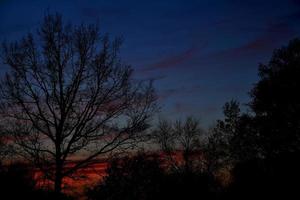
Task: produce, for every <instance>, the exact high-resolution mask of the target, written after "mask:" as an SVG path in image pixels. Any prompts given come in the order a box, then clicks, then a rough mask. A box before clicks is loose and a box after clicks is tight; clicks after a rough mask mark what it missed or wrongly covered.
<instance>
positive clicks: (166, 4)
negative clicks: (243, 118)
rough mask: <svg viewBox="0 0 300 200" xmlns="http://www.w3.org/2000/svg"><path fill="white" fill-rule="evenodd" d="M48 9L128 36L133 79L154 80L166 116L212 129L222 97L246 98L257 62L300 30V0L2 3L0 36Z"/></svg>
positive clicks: (33, 24) (31, 26)
mask: <svg viewBox="0 0 300 200" xmlns="http://www.w3.org/2000/svg"><path fill="white" fill-rule="evenodd" d="M47 11H50V12H59V13H61V14H62V15H63V17H64V19H66V20H67V21H70V22H72V23H75V24H78V23H81V22H83V23H95V22H99V24H100V27H101V28H102V30H103V32H108V33H110V34H111V36H113V37H114V36H122V37H123V38H124V44H123V47H122V49H121V55H122V58H123V60H124V61H125V62H126V63H128V64H131V65H132V67H133V68H134V69H135V74H134V75H135V77H137V78H140V79H155V80H156V82H155V87H156V89H157V92H158V95H159V97H160V104H161V106H162V108H163V109H162V113H161V116H163V117H169V118H177V117H184V116H186V115H194V116H195V117H197V118H200V119H201V121H202V122H203V124H204V126H206V127H207V126H209V125H210V124H211V123H212V122H213V121H214V120H215V119H217V118H219V117H220V116H221V108H222V105H223V104H224V102H226V101H228V100H230V99H232V98H233V99H237V100H239V101H240V102H241V103H247V101H248V99H249V96H248V91H249V90H250V88H251V87H252V85H253V84H254V83H255V81H256V80H257V79H258V77H257V66H258V63H261V62H266V61H268V59H269V57H270V55H271V53H272V50H273V49H274V48H277V47H280V46H282V45H285V44H286V43H287V42H288V41H289V40H290V39H293V38H295V37H297V36H299V33H300V26H299V22H300V1H299V0H222V1H221V0H219V1H217V0H182V1H176V0H168V1H167V0H165V1H164V0H151V1H141V0H139V1H138V0H137V1H125V0H118V1H117V0H110V1H108V0H107V1H104V0H102V1H101V0H94V1H93V0H74V1H71V0H69V1H62V0H35V1H33V0H32V1H30V0H22V1H21V0H19V1H16V0H0V40H1V41H3V40H8V41H14V40H16V39H19V38H20V37H21V36H23V35H24V34H26V33H27V32H29V31H35V30H36V28H37V27H38V26H39V24H40V23H41V20H42V17H43V15H44V14H45V13H46V12H47ZM5 70H6V67H5V66H3V65H1V66H0V74H2V75H3V72H5Z"/></svg>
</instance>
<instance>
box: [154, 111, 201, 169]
mask: <svg viewBox="0 0 300 200" xmlns="http://www.w3.org/2000/svg"><path fill="white" fill-rule="evenodd" d="M153 135H154V138H155V140H156V142H157V143H158V144H159V145H160V148H161V150H162V151H163V153H165V155H166V158H167V160H168V161H169V163H170V164H171V166H172V167H173V169H175V170H183V171H184V172H190V171H191V170H193V169H194V167H195V165H196V161H200V160H199V159H195V158H196V157H197V158H200V157H201V152H200V147H201V136H202V135H203V130H202V129H201V128H200V126H199V122H198V121H197V120H196V119H194V118H192V117H188V118H187V119H186V120H185V121H184V122H182V121H180V120H177V121H176V122H175V123H173V124H172V123H170V122H168V121H166V120H161V121H160V122H159V124H158V127H157V129H156V130H155V131H154V134H153ZM178 152H180V154H179V155H180V157H182V158H179V159H178V157H176V153H178ZM199 156H200V157H199ZM181 159H182V160H181ZM200 162H201V161H200ZM197 164H199V163H197ZM197 167H199V166H197Z"/></svg>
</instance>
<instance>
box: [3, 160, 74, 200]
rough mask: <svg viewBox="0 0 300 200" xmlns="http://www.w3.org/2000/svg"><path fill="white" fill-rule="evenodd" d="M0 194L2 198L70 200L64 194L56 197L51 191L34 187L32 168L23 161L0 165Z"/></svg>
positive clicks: (14, 199)
mask: <svg viewBox="0 0 300 200" xmlns="http://www.w3.org/2000/svg"><path fill="white" fill-rule="evenodd" d="M0 195H1V199H4V200H5V199H7V200H20V199H30V200H41V199H43V200H53V199H61V200H71V198H70V197H67V196H64V195H62V196H61V198H57V196H55V195H54V193H53V192H51V191H44V190H40V189H38V188H36V180H35V179H34V169H33V168H32V167H30V166H29V165H27V164H23V163H14V164H9V165H0Z"/></svg>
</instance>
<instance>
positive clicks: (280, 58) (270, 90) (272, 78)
mask: <svg viewBox="0 0 300 200" xmlns="http://www.w3.org/2000/svg"><path fill="white" fill-rule="evenodd" d="M259 77H260V80H259V81H258V83H257V84H256V85H255V87H254V88H253V89H252V91H251V93H250V94H251V97H252V100H251V102H250V106H251V109H252V110H253V112H254V113H255V119H256V121H257V122H258V124H257V129H258V132H259V138H260V145H261V147H262V148H263V150H264V156H266V157H274V156H275V157H276V156H278V155H280V154H281V153H283V154H285V153H295V152H299V151H300V145H299V144H300V118H299V113H300V95H299V94H298V93H299V92H298V91H299V89H300V79H299V77H300V40H299V39H295V40H292V41H290V43H289V44H288V45H287V46H285V47H282V48H280V49H277V50H275V51H274V53H273V56H272V58H271V60H270V61H269V63H268V64H266V65H265V64H261V65H260V67H259Z"/></svg>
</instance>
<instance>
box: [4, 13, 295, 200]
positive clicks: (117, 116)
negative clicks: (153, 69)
mask: <svg viewBox="0 0 300 200" xmlns="http://www.w3.org/2000/svg"><path fill="white" fill-rule="evenodd" d="M63 30H64V28H62V26H61V19H60V17H58V16H48V17H46V21H45V24H44V26H43V27H42V29H41V31H42V32H41V35H42V39H44V42H45V43H43V44H44V45H45V46H43V47H44V50H43V51H41V52H42V57H43V56H44V57H43V58H41V57H35V56H36V55H37V54H36V53H38V52H35V50H38V49H35V48H33V47H34V45H33V40H32V38H31V36H30V37H28V38H27V39H24V40H23V43H21V44H22V45H21V46H14V45H11V46H9V45H4V46H3V52H2V55H3V56H2V57H3V58H4V62H5V64H7V65H8V66H10V67H11V72H10V73H9V74H8V75H7V76H6V77H5V78H4V79H3V81H2V83H1V116H3V117H2V118H3V119H2V120H1V123H2V122H3V123H2V124H1V136H0V150H1V152H0V156H1V160H2V165H0V195H1V199H45V200H46V199H68V198H70V197H66V196H65V195H63V194H62V191H63V186H62V182H63V179H64V177H68V176H71V175H72V174H73V173H74V172H76V171H77V170H78V169H80V168H83V167H88V166H89V165H90V164H93V163H94V162H96V161H97V160H96V159H95V158H97V156H99V155H106V154H107V153H110V154H114V153H115V152H117V153H120V152H122V153H127V156H124V154H120V155H119V156H115V157H113V158H112V159H110V160H109V165H108V168H107V175H106V177H105V178H104V180H102V181H101V182H99V183H97V184H96V185H94V186H91V187H89V188H88V189H87V190H86V197H87V198H88V199H90V200H100V199H109V200H119V199H120V200H121V199H122V200H126V199H128V200H135V199H136V200H150V199H175V200H176V199H209V200H213V199H260V198H264V199H270V198H275V197H276V198H281V199H291V198H293V197H294V196H295V197H297V196H299V194H298V191H297V190H298V189H299V188H298V185H299V184H297V183H298V181H299V180H300V179H299V178H300V171H299V168H300V162H299V161H300V117H299V116H300V95H299V94H298V93H299V91H300V78H299V77H300V40H299V39H295V40H292V41H291V42H290V43H289V44H288V45H287V46H285V47H282V48H280V49H277V50H275V51H274V53H273V56H272V58H271V59H270V62H269V63H267V64H266V65H260V67H259V77H260V80H259V81H258V82H257V83H256V84H255V85H254V87H253V89H252V90H251V91H250V95H251V101H250V102H249V104H248V105H247V108H248V112H242V111H241V109H240V105H239V103H238V102H236V101H234V100H232V101H230V102H227V103H225V105H224V107H223V113H224V118H223V119H220V120H218V121H217V122H216V124H215V126H214V127H212V128H211V129H210V130H208V131H205V130H203V129H201V127H200V124H199V122H198V120H196V119H194V118H192V117H190V118H187V119H186V120H185V121H175V122H171V121H167V120H160V122H159V123H158V124H157V125H155V126H154V127H153V128H151V127H150V125H149V123H148V122H149V121H148V120H149V118H150V117H151V116H152V114H153V113H154V111H156V110H155V105H154V104H155V97H154V96H155V95H154V91H153V88H152V85H151V84H150V85H144V84H142V83H139V84H135V83H134V82H131V81H132V80H131V76H130V72H131V70H130V69H129V68H127V67H125V68H120V67H121V66H123V65H121V64H120V62H119V60H118V59H116V57H115V56H116V55H117V54H116V48H117V46H118V45H117V43H114V45H113V47H111V48H109V47H110V46H109V43H108V41H107V38H106V39H105V38H102V40H100V39H99V38H97V37H96V35H97V34H98V32H97V29H95V28H94V27H85V26H81V27H79V28H78V29H66V30H72V31H74V32H68V34H71V35H68V34H67V32H66V30H64V31H63ZM62 33H65V34H62ZM72 33H74V35H72ZM98 39H99V41H102V42H103V41H104V46H103V48H104V49H102V51H100V54H97V53H96V52H92V51H97V50H98V49H97V48H96V47H95V46H94V45H96V41H98ZM15 45H16V44H15ZM89 45H91V46H89ZM116 45H117V46H116ZM46 47H47V48H46ZM69 58H70V60H69ZM71 58H72V59H71ZM61 59H62V60H61ZM89 59H91V60H89ZM74 60H75V61H74ZM71 61H72V62H71ZM73 61H74V62H73ZM69 66H71V67H70V68H69ZM123 67H124V66H123ZM42 69H43V70H45V71H42ZM71 69H73V71H72V70H71ZM71 72H73V74H70V73H71ZM67 75H68V76H67ZM70 75H71V76H70ZM81 81H82V82H81ZM85 81H86V82H85ZM80 84H82V85H80ZM139 87H141V88H139ZM83 108H85V109H83ZM10 112H11V113H10ZM124 119H126V120H127V122H128V123H127V124H126V125H124V123H120V124H119V125H116V123H117V122H118V120H119V121H120V120H121V121H122V120H123V122H124ZM126 120H125V121H126ZM121 125H124V126H123V127H122V126H121ZM149 128H150V129H149ZM41 136H42V137H41ZM45 138H46V139H47V140H46V141H47V142H45ZM96 142H97V145H95V143H96ZM98 142H99V143H98ZM139 142H143V143H145V142H147V143H149V144H150V146H152V147H156V148H158V150H156V152H159V153H151V152H150V150H144V152H140V153H133V151H131V149H132V148H134V147H137V146H138V143H139ZM116 150H117V151H116ZM82 151H84V153H85V154H84V155H87V157H86V158H84V160H83V161H82V162H79V163H78V164H77V165H75V166H74V167H73V168H71V170H70V168H66V163H67V161H69V159H68V158H69V157H72V156H75V155H77V153H79V154H80V153H82ZM87 152H88V153H90V154H87ZM152 152H153V151H152ZM8 156H10V157H11V156H15V157H14V158H15V159H16V160H22V159H24V158H25V159H26V160H27V163H30V164H28V165H24V164H18V163H13V164H9V163H12V162H11V161H12V160H11V159H10V158H9V157H8ZM28 161H30V162H28ZM29 166H32V167H29ZM53 167H54V170H53ZM33 169H40V170H41V171H42V172H44V173H45V177H46V178H48V179H49V180H51V181H52V182H53V183H54V191H52V190H51V189H47V190H45V189H43V190H42V189H40V188H38V187H36V184H37V183H36V180H35V179H34V173H33V171H34V170H33ZM47 170H48V171H47Z"/></svg>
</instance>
